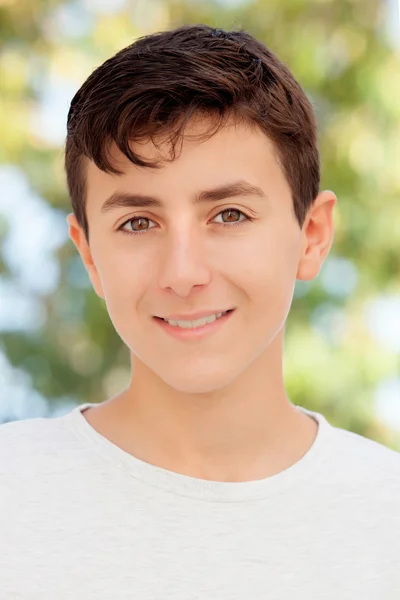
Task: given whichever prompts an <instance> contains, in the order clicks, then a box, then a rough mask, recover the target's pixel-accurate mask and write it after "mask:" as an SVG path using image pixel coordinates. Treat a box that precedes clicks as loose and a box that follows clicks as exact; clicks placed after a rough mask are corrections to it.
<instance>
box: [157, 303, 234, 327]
mask: <svg viewBox="0 0 400 600" xmlns="http://www.w3.org/2000/svg"><path fill="white" fill-rule="evenodd" d="M233 310H234V309H233V308H230V309H228V310H225V311H223V312H216V313H213V314H209V315H207V316H204V317H200V318H198V319H178V318H176V319H165V318H163V317H154V318H155V319H158V320H161V321H164V323H168V325H170V326H171V327H179V328H181V329H197V328H199V327H204V326H205V325H209V324H211V323H214V321H217V320H218V319H221V318H222V317H224V316H225V315H227V314H229V313H231V312H233Z"/></svg>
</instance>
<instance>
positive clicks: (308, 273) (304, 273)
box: [297, 191, 337, 281]
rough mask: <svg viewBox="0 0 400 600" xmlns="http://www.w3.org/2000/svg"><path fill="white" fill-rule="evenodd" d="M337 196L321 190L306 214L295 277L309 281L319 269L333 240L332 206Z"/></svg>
mask: <svg viewBox="0 0 400 600" xmlns="http://www.w3.org/2000/svg"><path fill="white" fill-rule="evenodd" d="M336 201H337V198H336V196H335V194H334V193H333V192H330V191H324V192H321V193H320V194H319V195H318V196H317V198H316V200H315V202H314V204H313V205H312V207H311V208H310V211H309V214H308V215H307V218H306V221H305V223H304V226H303V235H304V244H303V248H302V254H301V257H300V262H299V267H298V271H297V279H300V280H302V281H310V280H312V279H315V277H316V276H317V275H318V273H319V272H320V270H321V267H322V265H323V263H324V260H325V258H326V257H327V255H328V253H329V251H330V249H331V246H332V242H333V234H334V224H333V208H334V206H335V204H336Z"/></svg>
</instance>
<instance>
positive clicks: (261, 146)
mask: <svg viewBox="0 0 400 600" xmlns="http://www.w3.org/2000/svg"><path fill="white" fill-rule="evenodd" d="M209 131H210V124H207V125H205V124H204V121H203V122H199V121H198V120H197V121H193V122H192V123H190V124H189V125H187V127H186V129H185V131H184V137H183V138H182V140H181V141H180V143H178V146H177V149H176V152H177V153H176V158H175V160H173V161H172V162H168V161H167V160H166V159H168V158H169V157H170V150H171V147H170V144H169V142H168V140H167V139H165V140H163V139H162V138H159V139H157V140H156V145H155V144H154V143H153V142H152V141H151V140H145V141H140V142H137V141H135V142H132V143H131V149H132V151H133V152H134V153H135V154H138V155H139V156H140V157H141V158H143V159H144V160H149V161H160V167H159V168H149V167H139V166H137V165H134V164H133V163H132V162H131V161H130V160H129V159H128V158H127V157H126V156H125V155H124V154H123V153H122V152H121V151H120V150H119V149H118V148H117V146H116V145H115V143H113V144H112V145H111V147H110V150H109V157H110V159H111V161H112V164H113V165H115V166H116V167H117V168H118V169H119V170H120V171H122V175H114V174H109V173H105V172H103V171H101V170H100V169H98V168H97V167H96V165H95V164H94V163H93V162H92V161H87V168H86V177H87V198H86V200H87V209H88V211H89V210H91V208H94V207H96V206H100V205H101V203H102V201H104V199H105V198H107V197H109V196H110V195H111V194H112V193H114V192H115V191H117V190H125V191H132V190H134V191H136V192H142V193H149V194H154V195H157V196H160V195H163V194H165V196H166V197H167V196H170V197H173V198H183V197H188V196H192V195H193V194H194V193H196V192H198V191H200V190H202V189H205V188H210V187H213V186H219V185H221V184H224V183H227V182H230V181H232V180H233V179H236V180H238V179H244V180H246V181H249V182H250V183H252V184H253V185H257V186H259V187H264V189H265V186H267V187H271V185H272V184H273V183H274V182H275V184H279V185H280V186H281V187H282V186H283V187H285V186H286V191H287V185H286V182H285V179H284V177H283V174H282V172H281V168H280V166H279V164H278V160H277V158H276V153H275V148H274V145H273V144H272V142H271V140H270V139H269V138H268V137H267V136H266V134H265V133H263V132H262V131H261V130H259V129H258V128H256V127H251V126H249V125H247V124H243V123H241V124H237V123H227V124H225V125H224V126H223V127H221V128H220V129H219V130H218V131H217V132H216V133H210V134H208V132H209ZM207 134H208V135H207ZM266 191H267V190H266Z"/></svg>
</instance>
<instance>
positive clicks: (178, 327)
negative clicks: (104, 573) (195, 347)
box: [153, 308, 235, 340]
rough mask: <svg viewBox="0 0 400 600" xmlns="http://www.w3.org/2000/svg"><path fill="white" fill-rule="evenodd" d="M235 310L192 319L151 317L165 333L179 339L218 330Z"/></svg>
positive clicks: (194, 338)
mask: <svg viewBox="0 0 400 600" xmlns="http://www.w3.org/2000/svg"><path fill="white" fill-rule="evenodd" d="M234 311H235V309H234V308H231V309H228V310H226V311H223V312H222V313H216V314H213V315H209V316H208V317H204V318H202V319H197V320H194V321H173V320H166V319H164V318H162V317H153V318H154V320H155V321H156V322H157V323H158V324H159V326H160V327H161V329H163V330H164V331H165V333H167V334H169V335H171V336H173V337H175V338H177V339H180V340H190V339H193V340H196V339H201V338H203V337H205V336H208V335H209V334H212V333H214V332H216V331H218V330H219V329H220V328H221V327H222V326H223V324H224V323H226V322H227V321H228V320H229V319H230V318H231V316H232V313H233V312H234Z"/></svg>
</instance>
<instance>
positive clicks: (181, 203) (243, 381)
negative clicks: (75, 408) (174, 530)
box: [68, 120, 336, 482]
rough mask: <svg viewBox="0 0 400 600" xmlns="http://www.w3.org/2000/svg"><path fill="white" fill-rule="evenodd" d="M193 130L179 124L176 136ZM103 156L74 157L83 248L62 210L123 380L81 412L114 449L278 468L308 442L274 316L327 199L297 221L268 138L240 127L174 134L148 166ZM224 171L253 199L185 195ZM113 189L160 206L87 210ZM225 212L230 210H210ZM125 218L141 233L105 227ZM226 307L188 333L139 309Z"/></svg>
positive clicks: (151, 459) (300, 267)
mask: <svg viewBox="0 0 400 600" xmlns="http://www.w3.org/2000/svg"><path fill="white" fill-rule="evenodd" d="M203 127H204V122H201V121H200V120H197V121H195V120H193V121H192V122H191V124H190V126H189V127H188V130H187V133H189V134H191V133H194V134H197V132H200V131H201V130H202V128H203ZM133 147H134V149H135V150H137V151H138V152H139V153H140V154H141V155H142V156H144V157H146V158H155V157H160V152H161V153H162V151H163V149H164V148H166V147H165V146H164V145H162V146H161V147H160V148H158V149H156V148H155V147H154V146H153V144H152V143H151V142H150V141H148V142H146V143H144V142H142V143H140V146H139V145H137V144H136V147H135V146H133ZM111 151H112V157H113V160H115V161H116V163H117V164H118V166H119V167H122V169H123V170H124V173H123V175H121V176H115V175H110V174H106V173H104V172H102V171H100V170H99V169H98V168H97V167H96V166H95V165H94V163H93V162H91V161H89V160H88V161H87V173H86V176H87V199H86V201H87V205H86V206H87V216H88V222H89V228H90V245H89V244H88V243H87V241H86V239H85V236H84V233H83V231H82V229H81V228H80V226H79V225H78V223H77V220H76V218H75V216H74V215H73V214H70V215H68V223H69V233H70V237H71V240H72V241H73V242H74V244H75V245H76V247H77V249H78V251H79V253H80V255H81V257H82V260H83V263H84V265H85V267H86V269H87V272H88V274H89V277H90V279H91V282H92V284H93V288H94V290H95V292H96V293H97V294H98V296H99V297H100V298H102V299H104V300H105V302H106V306H107V309H108V313H109V315H110V318H111V321H112V323H113V325H114V327H115V329H116V331H117V332H118V334H119V336H120V337H121V339H122V340H123V342H124V343H125V344H126V346H127V347H128V348H129V351H130V358H131V364H132V376H131V380H130V382H129V385H128V387H127V388H126V389H124V390H122V391H121V393H120V394H118V395H117V396H116V397H113V398H111V399H109V400H107V401H105V402H102V403H101V404H99V405H98V406H96V407H94V408H90V409H88V410H86V411H85V412H84V417H85V418H86V419H87V421H88V422H89V424H90V425H92V427H94V428H95V429H96V430H97V431H98V432H99V433H100V434H101V435H103V436H104V437H106V438H107V439H109V440H110V441H111V442H113V443H114V444H116V445H118V446H119V447H120V448H122V449H123V450H125V451H126V452H128V453H130V454H132V455H134V456H136V457H137V458H139V459H141V460H144V461H146V462H148V463H151V464H154V465H157V466H159V467H162V468H165V469H168V470H170V471H175V472H177V473H181V474H184V475H189V476H192V477H197V478H201V479H209V480H214V481H232V482H234V481H250V480H256V479H263V478H265V477H268V476H271V475H273V474H275V473H278V472H280V471H282V470H284V469H286V468H288V467H290V466H291V465H292V464H294V463H295V462H297V461H298V460H300V458H301V457H302V456H304V454H306V452H307V451H308V450H309V448H310V447H311V445H312V444H313V441H314V439H315V436H316V434H317V424H316V422H315V421H314V420H313V419H312V418H310V417H309V416H307V415H304V414H303V413H301V412H300V411H299V410H297V409H296V408H295V407H294V406H293V404H292V403H291V402H290V400H289V398H288V397H287V395H286V392H285V386H284V380H283V366H282V363H283V344H284V330H285V321H286V318H287V316H288V313H289V310H290V306H291V303H292V299H293V293H294V286H295V281H296V279H301V280H312V279H314V278H315V277H316V276H317V275H318V273H319V271H320V269H321V266H322V264H323V261H324V259H325V257H326V256H327V254H328V252H329V250H330V248H331V245H332V241H333V233H334V226H333V216H332V213H333V208H334V206H335V204H336V196H335V194H334V193H333V192H331V191H323V192H321V193H320V194H319V195H318V196H317V198H316V199H315V202H314V204H313V206H312V208H311V209H310V210H309V212H308V215H307V218H306V221H305V223H304V225H303V228H300V226H299V224H298V222H297V220H296V218H295V215H294V212H293V206H292V197H291V191H290V188H289V185H288V183H287V181H286V179H285V177H284V174H283V172H282V170H281V168H280V166H279V164H278V163H277V161H276V158H275V155H274V151H273V146H272V143H271V142H270V140H269V139H268V138H267V137H266V136H265V134H264V133H262V132H261V131H258V130H255V129H254V128H250V127H248V126H246V125H244V124H240V125H239V124H234V123H227V124H226V126H225V127H223V128H222V129H221V130H220V131H218V133H216V134H214V135H213V136H212V137H211V138H209V139H208V140H206V141H202V142H199V141H196V140H193V139H186V138H185V139H184V141H183V145H182V149H181V153H180V155H179V156H178V158H177V159H175V160H174V161H173V162H171V163H164V164H163V167H162V168H161V169H159V170H152V169H144V168H141V167H136V166H135V165H133V164H132V163H131V162H130V161H129V160H128V159H127V158H126V157H125V156H124V155H123V154H122V153H120V152H119V150H118V149H117V148H116V147H115V146H113V147H112V150H111ZM238 179H243V180H246V181H247V182H250V183H252V184H254V185H257V186H259V187H260V188H262V190H263V191H264V192H265V196H266V197H265V198H258V197H255V196H249V197H231V198H226V199H224V200H220V201H217V202H215V201H214V202H207V203H201V204H193V203H192V201H191V199H190V198H191V196H192V195H193V194H194V193H196V192H199V191H201V190H204V189H210V188H213V187H217V186H219V185H221V184H225V183H228V182H232V181H236V180H238ZM116 191H125V192H132V191H134V192H135V193H142V194H146V195H151V196H157V197H159V198H160V199H161V200H162V202H163V207H162V208H131V207H125V208H124V207H121V208H117V209H114V210H113V211H110V212H108V213H105V214H103V213H101V210H100V209H101V206H102V204H103V203H104V201H105V200H106V199H107V198H108V197H109V196H110V195H111V194H112V193H114V192H116ZM229 208H230V209H233V210H234V211H235V212H234V214H227V213H223V214H222V215H221V212H222V211H226V210H227V209H229ZM236 211H241V212H236ZM242 213H243V215H247V216H250V217H252V219H253V220H252V221H245V222H244V223H243V224H240V225H235V224H232V222H233V223H234V222H236V221H242V222H243V221H244V220H245V217H244V216H243V215H242ZM134 217H136V218H137V217H143V218H146V219H150V221H144V222H143V221H142V222H138V221H133V222H132V221H130V222H128V223H127V224H126V225H125V226H124V229H125V230H128V231H132V227H133V228H136V229H140V228H142V229H146V230H147V231H146V232H145V233H143V234H138V235H125V234H124V233H122V232H121V231H118V227H120V226H121V225H123V223H124V222H126V221H128V219H132V218H134ZM222 223H228V226H226V227H224V226H223V225H222ZM229 223H231V224H230V225H229ZM233 307H235V311H234V313H233V315H232V316H231V317H230V319H229V320H228V321H227V322H226V323H225V324H224V325H223V326H222V327H220V328H219V330H218V331H217V332H216V333H214V334H213V335H211V336H209V337H205V338H204V339H202V340H197V341H196V342H193V341H182V340H177V339H175V338H173V337H170V336H168V335H167V334H166V333H165V332H164V331H163V330H162V328H161V327H159V326H158V325H157V323H155V322H154V320H153V318H152V317H153V316H154V315H159V316H167V315H171V314H173V313H183V314H187V313H193V312H198V311H202V310H206V309H214V308H215V309H223V308H226V309H228V308H233Z"/></svg>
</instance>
